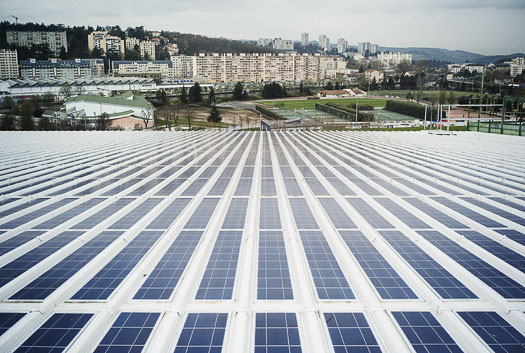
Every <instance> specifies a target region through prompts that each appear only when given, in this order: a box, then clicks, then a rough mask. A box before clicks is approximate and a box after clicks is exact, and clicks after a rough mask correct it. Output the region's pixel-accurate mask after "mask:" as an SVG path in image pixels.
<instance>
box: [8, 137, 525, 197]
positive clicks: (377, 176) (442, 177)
mask: <svg viewBox="0 0 525 353" xmlns="http://www.w3.org/2000/svg"><path fill="white" fill-rule="evenodd" d="M292 138H293V137H292ZM302 142H303V143H304V141H302ZM284 144H285V145H286V146H287V147H288V149H292V150H293V148H297V149H299V150H301V146H299V145H296V146H294V147H291V146H290V145H289V144H288V143H287V142H286V141H284ZM310 145H311V143H310ZM309 148H311V146H310V147H309ZM331 148H333V149H334V150H339V151H340V152H341V153H342V154H343V155H344V151H345V150H346V151H348V149H343V148H341V147H338V146H336V145H331ZM314 150H315V148H314ZM210 153H213V152H210ZM303 153H305V154H306V156H307V157H309V159H310V160H311V161H312V162H313V163H314V165H315V166H316V169H318V170H319V172H320V173H322V174H323V175H324V176H325V177H327V178H328V179H329V181H332V180H334V181H335V182H337V185H342V184H343V183H341V182H340V180H339V179H338V178H336V176H335V175H333V173H331V172H330V170H328V169H327V167H326V166H322V165H320V162H319V161H318V160H317V159H315V157H313V156H311V153H310V152H307V151H304V152H303ZM317 153H318V154H321V155H323V152H320V151H319V149H317ZM360 153H362V154H363V155H365V156H366V151H360ZM167 155H169V154H167ZM183 155H184V153H181V154H180V155H176V156H174V157H173V156H172V157H171V158H169V159H166V158H167V156H164V155H161V156H159V157H157V158H156V159H155V160H149V161H150V162H152V163H155V162H156V161H159V160H162V159H163V158H164V163H165V164H164V165H168V164H170V163H172V162H174V161H176V160H177V158H180V157H181V156H183ZM195 157H198V154H195ZM201 157H202V156H201ZM205 157H208V155H207V156H205ZM114 158H115V159H116V158H117V157H114ZM128 158H131V157H128ZM342 158H343V162H344V164H347V166H346V167H343V166H342V165H339V162H337V161H335V160H333V159H332V158H330V157H328V156H326V155H324V158H323V159H324V160H325V162H328V163H329V164H330V165H332V166H334V167H335V168H336V170H338V171H339V172H340V173H341V174H342V175H344V176H345V179H347V180H348V181H349V182H350V183H352V184H353V188H352V189H354V190H356V191H357V192H360V191H363V192H365V193H367V194H369V195H382V194H383V193H382V192H381V191H379V190H377V188H374V187H372V186H371V185H368V183H367V182H366V181H368V180H370V181H373V182H374V183H377V184H379V185H381V186H384V187H386V188H387V189H388V190H390V191H391V192H394V193H396V194H397V195H399V196H403V195H407V194H408V193H407V192H406V191H403V190H401V189H400V188H399V187H398V186H396V185H399V184H401V185H404V186H406V187H408V188H409V189H411V190H412V192H418V193H422V194H424V195H436V192H435V191H432V190H429V189H427V188H425V187H422V186H421V185H419V183H423V184H427V185H430V186H432V187H433V188H437V189H438V190H441V191H442V192H444V193H448V194H461V193H465V192H473V193H475V194H482V195H483V194H485V195H486V194H487V192H488V191H487V189H488V190H491V192H492V191H494V192H501V193H509V192H511V191H512V190H514V193H516V192H523V190H524V188H523V186H521V187H520V186H519V183H516V182H515V180H518V179H519V178H520V177H522V175H521V176H519V175H517V174H516V176H514V177H513V176H512V175H511V174H508V173H507V174H505V176H506V179H505V180H509V181H511V182H512V185H510V184H509V185H505V187H504V188H501V186H495V185H493V184H494V183H493V182H491V181H489V182H486V181H480V180H477V179H474V178H475V177H476V176H475V175H472V177H469V176H468V174H469V172H468V171H466V170H461V173H462V174H460V175H458V173H457V172H456V171H453V172H450V171H449V172H447V171H444V170H440V172H439V173H440V174H436V173H435V172H429V171H428V170H426V169H425V170H424V171H423V170H422V169H421V167H420V166H418V165H421V163H418V162H417V159H415V158H414V157H413V156H410V157H406V156H405V157H401V158H400V157H399V156H395V157H392V156H390V157H388V156H381V159H379V158H378V157H371V156H368V157H367V158H368V160H363V159H362V157H357V156H355V154H353V155H352V159H355V160H357V161H359V162H360V163H367V164H364V165H366V167H367V168H371V167H375V166H374V165H371V164H370V163H371V162H370V161H374V160H375V161H376V162H377V163H383V164H384V159H387V160H388V159H389V158H390V159H391V160H392V162H393V163H396V164H400V163H401V165H403V168H400V167H399V166H395V165H392V164H390V165H388V167H389V168H390V169H393V170H395V171H396V172H398V173H399V174H392V173H391V172H390V171H386V170H385V169H384V168H381V167H376V168H375V172H374V173H372V172H371V171H370V170H369V169H367V168H364V167H362V166H359V165H356V164H355V162H353V161H352V160H350V159H348V158H344V157H342ZM408 158H410V160H409V161H407V162H404V163H405V164H406V165H404V164H403V159H408ZM294 159H295V162H296V163H298V165H299V166H300V170H301V172H303V174H304V176H305V178H306V181H307V182H310V181H312V183H314V186H315V187H317V185H319V183H318V182H316V180H315V175H314V174H313V173H312V172H311V170H310V169H309V167H307V166H305V165H304V161H303V160H302V159H301V158H300V157H298V156H296V157H295V158H294ZM141 160H142V161H144V160H146V157H143V158H141V159H140V160H138V161H135V163H137V162H138V163H140V161H141ZM199 160H200V161H201V162H202V161H203V160H206V158H200V159H199ZM109 162H111V160H109ZM183 162H188V159H186V160H184V161H183ZM414 164H415V165H416V166H417V167H416V166H414ZM75 165H77V167H76V168H74V169H73V168H71V167H72V166H70V167H69V169H68V170H67V172H61V173H57V174H55V175H53V174H50V173H49V170H48V171H47V172H48V173H47V176H46V177H40V178H38V175H36V177H37V179H36V180H35V179H34V178H31V184H30V186H31V187H32V188H31V189H30V190H29V191H28V190H26V189H27V180H25V182H26V183H25V184H23V182H24V179H18V180H11V179H12V178H9V180H8V181H6V182H5V183H4V186H5V185H6V184H7V186H6V187H4V188H3V189H2V190H3V191H2V192H4V193H14V194H16V193H18V192H20V191H21V190H25V194H34V193H46V191H48V190H49V189H53V187H54V186H55V185H53V183H52V181H53V180H61V183H62V184H63V183H64V182H73V185H74V186H76V187H81V186H83V185H86V184H89V183H93V182H94V179H93V178H91V179H85V180H84V179H82V178H85V177H86V176H88V175H90V174H92V173H93V171H94V170H93V169H94V167H90V166H86V165H82V163H81V162H80V161H79V162H77V163H75ZM216 165H217V164H216ZM197 166H198V165H197ZM143 167H144V166H143ZM100 168H102V169H104V168H107V166H99V167H98V168H97V169H100ZM160 168H161V167H160V166H157V167H154V168H152V169H149V170H146V171H145V172H143V173H141V174H140V175H135V176H133V178H132V179H131V178H127V179H126V184H124V185H122V186H120V187H118V188H115V190H109V191H108V192H107V194H106V195H114V194H116V193H119V192H121V191H122V190H124V189H126V188H127V187H130V186H133V185H135V184H136V183H137V182H140V180H138V179H144V178H148V177H149V176H151V174H152V173H157V172H159V169H160ZM179 168H180V165H179V166H176V167H175V168H172V169H167V170H166V171H165V172H164V173H162V174H160V175H158V176H155V179H158V180H156V183H155V182H152V181H150V182H149V183H148V184H146V185H145V187H144V188H142V189H138V190H136V191H135V193H137V192H142V191H148V190H149V189H151V188H152V187H154V186H155V185H156V184H157V183H161V182H162V181H163V180H162V179H166V177H169V176H170V174H172V173H170V172H176V171H177V170H178V169H179ZM449 168H450V166H449ZM85 169H88V170H87V171H84V172H82V173H79V172H81V171H83V170H85ZM120 169H122V167H118V168H116V169H115V168H114V169H111V170H109V171H106V172H104V173H101V174H100V175H96V176H97V178H96V179H97V180H100V179H101V178H106V177H107V176H108V175H111V174H114V173H115V172H116V171H117V170H120ZM281 169H282V172H283V175H288V174H289V171H288V170H287V169H286V168H281ZM406 169H412V170H414V171H416V172H418V173H419V174H414V173H412V172H409V171H407V170H406ZM434 169H435V168H434ZM454 169H457V168H454ZM140 170H141V168H140V167H139V168H137V167H135V168H134V169H130V170H128V171H127V172H124V173H121V174H117V175H111V178H108V179H109V180H107V181H105V183H104V184H103V185H100V184H99V185H97V187H98V188H101V187H104V186H107V185H110V184H112V183H119V182H121V181H122V180H121V179H122V178H126V177H129V176H130V175H131V174H132V173H138V171H140ZM372 170H374V168H372ZM95 171H97V170H95ZM189 171H190V174H188V173H187V172H184V173H182V174H181V176H180V178H181V179H184V178H187V177H191V176H192V175H191V171H196V170H195V169H193V170H192V169H189ZM352 171H354V173H352ZM44 172H45V171H43V172H42V173H44ZM356 172H357V173H358V174H356ZM75 173H77V174H75ZM465 173H466V174H467V175H466V178H464V179H461V182H460V183H459V182H458V177H460V178H461V177H464V176H465V175H464V174H465ZM66 174H67V175H69V178H67V179H64V180H62V179H60V178H62V177H63V176H64V175H66ZM363 175H364V176H365V178H363V177H362V176H363ZM33 176H34V175H33ZM268 177H269V176H268ZM487 177H489V178H491V177H492V178H496V177H497V176H496V175H487ZM499 177H500V178H501V175H500V176H499ZM266 178H267V177H265V176H264V175H263V192H265V187H264V184H265V180H266ZM310 178H312V179H310ZM111 179H113V180H111ZM133 179H136V180H133ZM385 179H386V180H385ZM478 179H479V177H478ZM411 180H412V181H411ZM392 181H394V183H392ZM413 181H417V183H414V182H413ZM19 183H22V184H23V185H20V186H18V187H17V186H16V184H19ZM42 183H43V184H46V186H44V187H42V188H35V186H36V185H39V184H42ZM79 183H82V184H80V185H79ZM505 183H506V182H503V184H505ZM443 184H446V185H452V186H453V188H450V187H448V186H446V185H443ZM472 184H474V187H472V186H470V185H472ZM355 187H357V189H355ZM317 188H318V190H317V194H325V193H326V190H324V189H323V188H322V187H317ZM458 188H459V190H458ZM96 190H97V189H94V190H89V189H88V190H86V192H83V193H80V195H85V194H87V193H90V192H93V191H96ZM462 190H463V191H462ZM69 191H70V190H68V189H65V190H64V189H61V190H54V191H53V192H52V193H51V194H60V193H63V192H69ZM339 191H340V192H345V194H347V195H352V194H355V192H354V191H352V190H351V189H349V188H348V187H346V188H344V187H343V188H340V190H339Z"/></svg>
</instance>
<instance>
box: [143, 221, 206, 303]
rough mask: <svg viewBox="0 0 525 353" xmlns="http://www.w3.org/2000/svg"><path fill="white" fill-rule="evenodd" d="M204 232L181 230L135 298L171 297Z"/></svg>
mask: <svg viewBox="0 0 525 353" xmlns="http://www.w3.org/2000/svg"><path fill="white" fill-rule="evenodd" d="M202 234H203V232H202V231H185V230H183V231H181V232H180V233H179V235H178V236H177V237H176V238H175V240H174V241H173V243H172V244H171V246H170V247H169V248H168V250H167V251H166V253H165V254H164V256H163V257H162V259H161V260H160V261H159V263H158V264H157V266H156V267H155V268H154V269H153V271H152V272H151V274H150V275H149V276H148V278H147V279H146V281H145V282H144V284H143V285H142V286H141V287H140V289H139V290H138V291H137V293H136V294H135V297H134V298H133V299H169V297H170V296H171V294H172V292H173V290H174V289H175V287H176V286H177V283H178V282H179V279H180V277H181V276H182V274H183V272H184V269H185V268H186V265H187V264H188V261H189V260H190V258H191V256H192V255H193V252H194V251H195V248H196V247H197V244H198V243H199V241H200V239H201V237H202Z"/></svg>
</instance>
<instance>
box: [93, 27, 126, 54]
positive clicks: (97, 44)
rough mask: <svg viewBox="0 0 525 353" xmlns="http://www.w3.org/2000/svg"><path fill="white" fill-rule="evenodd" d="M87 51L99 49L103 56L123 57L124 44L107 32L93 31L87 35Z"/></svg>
mask: <svg viewBox="0 0 525 353" xmlns="http://www.w3.org/2000/svg"><path fill="white" fill-rule="evenodd" d="M88 49H89V51H93V50H94V49H101V50H102V52H103V54H104V55H107V54H117V55H121V56H122V55H124V50H125V44H124V40H122V39H120V37H116V36H111V35H109V34H108V31H94V32H92V33H90V34H88Z"/></svg>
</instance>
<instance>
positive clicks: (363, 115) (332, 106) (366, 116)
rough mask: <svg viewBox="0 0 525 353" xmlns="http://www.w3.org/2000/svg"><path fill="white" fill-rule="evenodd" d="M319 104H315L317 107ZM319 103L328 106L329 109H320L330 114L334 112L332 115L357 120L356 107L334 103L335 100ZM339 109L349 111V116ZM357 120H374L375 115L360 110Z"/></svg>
mask: <svg viewBox="0 0 525 353" xmlns="http://www.w3.org/2000/svg"><path fill="white" fill-rule="evenodd" d="M317 105H318V104H316V105H315V106H316V107H315V109H318V108H317ZM319 105H320V106H323V105H324V106H326V107H328V109H327V110H323V109H318V110H323V111H324V112H326V113H329V114H332V115H335V116H338V117H341V118H344V119H347V120H350V121H355V113H356V110H355V109H352V108H349V107H345V106H343V105H339V104H337V103H333V102H328V103H326V104H319ZM338 111H343V112H345V113H347V114H348V115H347V116H342V115H343V114H341V115H340V114H339V113H338ZM357 120H358V121H373V120H374V117H373V114H371V113H368V112H365V111H361V110H359V111H358V112H357Z"/></svg>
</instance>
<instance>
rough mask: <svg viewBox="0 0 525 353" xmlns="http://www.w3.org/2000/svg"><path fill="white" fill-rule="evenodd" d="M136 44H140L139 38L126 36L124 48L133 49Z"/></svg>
mask: <svg viewBox="0 0 525 353" xmlns="http://www.w3.org/2000/svg"><path fill="white" fill-rule="evenodd" d="M136 45H140V39H138V38H133V37H128V38H126V50H130V51H132V50H135V46H136Z"/></svg>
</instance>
